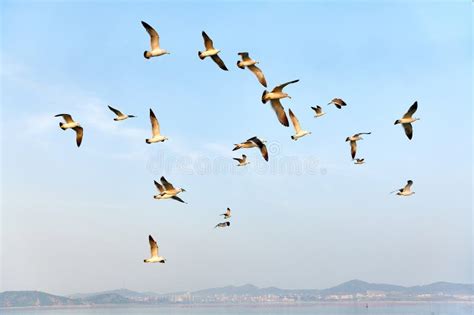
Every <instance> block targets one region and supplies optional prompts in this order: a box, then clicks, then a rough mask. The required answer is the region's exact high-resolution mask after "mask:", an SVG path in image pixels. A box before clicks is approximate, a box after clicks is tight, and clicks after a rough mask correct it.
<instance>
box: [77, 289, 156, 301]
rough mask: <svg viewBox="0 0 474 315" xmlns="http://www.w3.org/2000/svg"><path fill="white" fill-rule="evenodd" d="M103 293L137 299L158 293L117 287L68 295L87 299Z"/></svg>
mask: <svg viewBox="0 0 474 315" xmlns="http://www.w3.org/2000/svg"><path fill="white" fill-rule="evenodd" d="M103 294H117V295H120V296H122V297H125V298H129V299H136V298H142V297H147V296H153V295H157V294H156V293H153V292H146V293H145V292H144V293H142V292H136V291H132V290H128V289H117V290H110V291H102V292H94V293H76V294H71V295H68V297H69V298H71V299H87V298H89V297H93V296H97V295H103Z"/></svg>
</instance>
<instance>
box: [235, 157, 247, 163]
mask: <svg viewBox="0 0 474 315" xmlns="http://www.w3.org/2000/svg"><path fill="white" fill-rule="evenodd" d="M232 159H234V160H236V161H237V162H239V163H244V162H245V160H244V159H241V158H232Z"/></svg>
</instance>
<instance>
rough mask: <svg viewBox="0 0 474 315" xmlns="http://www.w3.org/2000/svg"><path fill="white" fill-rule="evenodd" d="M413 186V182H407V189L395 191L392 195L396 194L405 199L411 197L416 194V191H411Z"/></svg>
mask: <svg viewBox="0 0 474 315" xmlns="http://www.w3.org/2000/svg"><path fill="white" fill-rule="evenodd" d="M411 185H413V181H412V180H409V181H407V184H406V185H405V187H403V188H400V189H397V190H394V191H392V192H391V194H393V193H394V192H396V193H397V195H399V196H405V197H407V196H411V195H413V194H414V193H415V192H414V191H411Z"/></svg>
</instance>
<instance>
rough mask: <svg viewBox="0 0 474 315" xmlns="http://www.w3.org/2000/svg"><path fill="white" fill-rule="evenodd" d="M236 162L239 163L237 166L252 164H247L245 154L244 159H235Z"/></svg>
mask: <svg viewBox="0 0 474 315" xmlns="http://www.w3.org/2000/svg"><path fill="white" fill-rule="evenodd" d="M233 159H234V160H236V161H238V162H239V164H237V166H245V165H247V164H250V162H247V156H246V155H245V154H242V158H241V159H240V158H233Z"/></svg>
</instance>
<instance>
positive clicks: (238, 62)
mask: <svg viewBox="0 0 474 315" xmlns="http://www.w3.org/2000/svg"><path fill="white" fill-rule="evenodd" d="M237 67H239V68H240V69H245V67H244V66H241V65H240V61H239V60H237Z"/></svg>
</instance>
